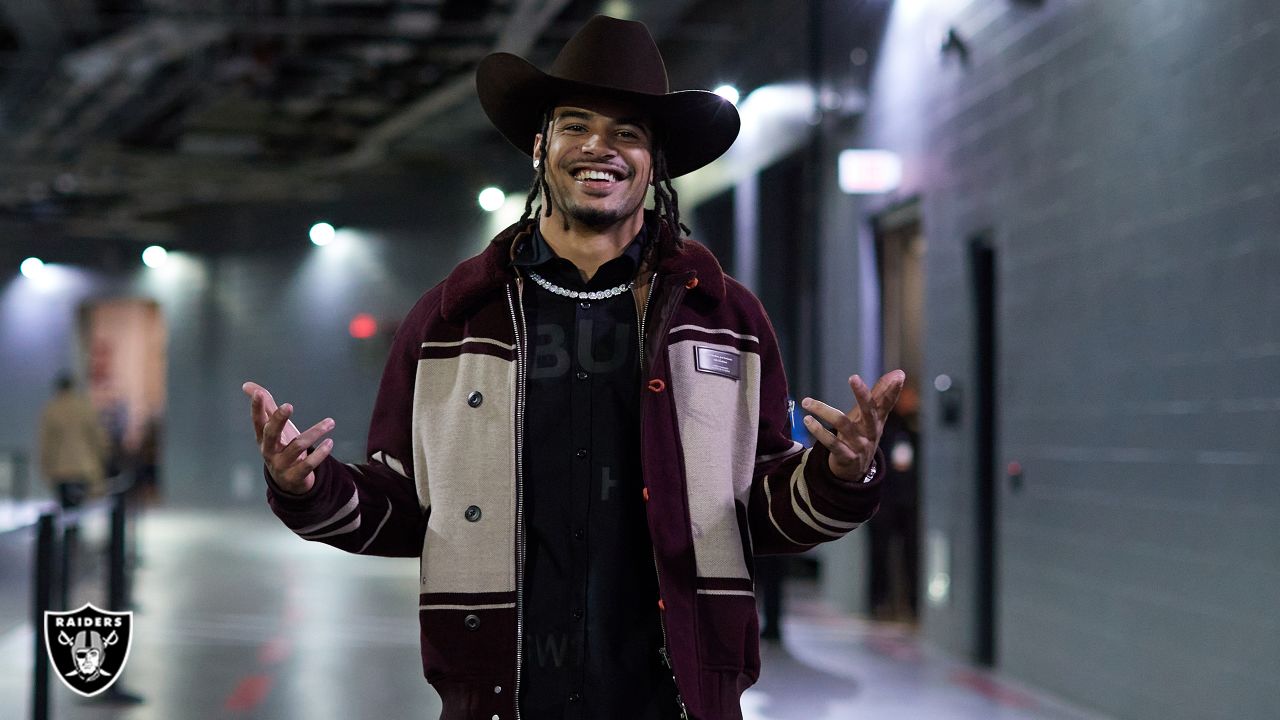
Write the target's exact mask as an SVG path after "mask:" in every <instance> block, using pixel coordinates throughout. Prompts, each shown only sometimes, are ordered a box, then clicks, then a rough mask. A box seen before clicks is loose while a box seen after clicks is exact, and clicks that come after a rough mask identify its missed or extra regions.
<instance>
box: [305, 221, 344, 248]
mask: <svg viewBox="0 0 1280 720" xmlns="http://www.w3.org/2000/svg"><path fill="white" fill-rule="evenodd" d="M309 234H310V236H311V242H313V243H315V244H316V245H318V246H320V247H324V246H325V245H328V244H329V243H331V242H333V236H334V235H337V234H338V231H337V230H334V229H333V226H332V225H330V224H329V223H327V222H318V223H316V224H315V225H312V226H311V232H310V233H309Z"/></svg>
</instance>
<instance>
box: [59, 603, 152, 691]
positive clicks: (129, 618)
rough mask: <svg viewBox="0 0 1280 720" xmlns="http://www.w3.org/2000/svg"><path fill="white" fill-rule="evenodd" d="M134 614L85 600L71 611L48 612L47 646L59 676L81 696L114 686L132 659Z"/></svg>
mask: <svg viewBox="0 0 1280 720" xmlns="http://www.w3.org/2000/svg"><path fill="white" fill-rule="evenodd" d="M132 644H133V613H132V612H110V611H108V610H99V609H98V608H96V607H94V606H93V604H92V603H85V604H84V605H83V606H81V607H80V609H78V610H72V611H70V612H51V611H50V612H45V614H44V647H45V649H46V650H47V651H48V652H49V663H50V664H51V665H52V666H53V667H54V668H55V669H57V671H58V677H61V678H62V682H63V683H65V684H66V686H67V687H69V688H71V690H72V691H73V692H75V693H77V694H79V695H83V696H85V697H93V696H94V695H97V694H98V693H101V692H103V691H105V690H106V689H107V688H109V687H111V686H112V685H113V684H114V683H115V681H116V680H118V679H119V678H120V671H121V670H123V669H124V664H125V663H126V662H128V661H129V648H130V647H132Z"/></svg>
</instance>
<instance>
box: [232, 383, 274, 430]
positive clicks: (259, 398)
mask: <svg viewBox="0 0 1280 720" xmlns="http://www.w3.org/2000/svg"><path fill="white" fill-rule="evenodd" d="M240 389H241V390H243V391H244V393H245V394H246V395H248V396H249V397H250V398H251V401H250V403H249V416H250V419H251V420H252V421H253V433H254V437H256V438H257V441H258V444H259V445H261V444H262V436H263V430H264V428H265V427H266V424H267V421H268V420H269V419H270V417H271V413H274V412H275V411H276V409H277V408H276V401H275V398H273V397H271V393H269V392H267V389H266V388H264V387H262V386H261V385H259V384H258V383H255V382H246V383H245V384H243V385H241V386H240Z"/></svg>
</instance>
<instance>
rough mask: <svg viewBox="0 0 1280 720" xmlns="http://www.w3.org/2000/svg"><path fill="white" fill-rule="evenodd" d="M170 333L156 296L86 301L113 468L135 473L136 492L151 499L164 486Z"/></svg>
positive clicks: (91, 364) (96, 396)
mask: <svg viewBox="0 0 1280 720" xmlns="http://www.w3.org/2000/svg"><path fill="white" fill-rule="evenodd" d="M166 335H167V333H166V328H165V323H164V316H163V314H162V313H161V310H160V306H159V304H158V303H156V302H155V301H154V300H147V299H135V298H125V299H108V300H91V301H89V302H86V303H84V304H83V305H81V306H80V313H79V337H80V352H81V356H82V360H83V363H84V367H85V369H86V379H87V382H86V385H87V390H88V394H89V399H90V401H91V402H92V403H93V407H94V409H96V410H97V412H98V415H99V417H100V418H101V419H102V425H103V427H104V428H106V430H107V435H108V437H109V439H110V445H111V453H110V458H109V461H108V474H109V475H116V474H121V473H132V474H133V478H134V480H135V488H134V490H135V492H137V493H138V494H139V495H140V496H141V497H142V498H143V499H146V500H151V499H155V498H156V497H157V496H158V492H159V488H158V484H159V478H158V477H157V467H158V465H159V457H160V447H161V446H160V443H161V437H162V429H163V427H164V408H165V373H166V365H167V357H166V354H165V345H166Z"/></svg>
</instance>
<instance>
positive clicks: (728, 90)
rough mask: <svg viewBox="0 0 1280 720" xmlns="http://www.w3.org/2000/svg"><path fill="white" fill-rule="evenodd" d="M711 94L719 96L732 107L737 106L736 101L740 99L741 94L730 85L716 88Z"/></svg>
mask: <svg viewBox="0 0 1280 720" xmlns="http://www.w3.org/2000/svg"><path fill="white" fill-rule="evenodd" d="M711 92H713V93H715V94H717V95H719V96H720V97H722V98H724V99H725V100H728V101H729V103H730V104H732V105H737V104H738V99H739V98H740V97H741V94H740V93H739V92H738V88H736V87H734V86H732V85H721V86H720V87H718V88H716V89H715V90H712V91H711Z"/></svg>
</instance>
